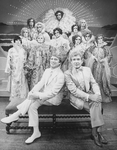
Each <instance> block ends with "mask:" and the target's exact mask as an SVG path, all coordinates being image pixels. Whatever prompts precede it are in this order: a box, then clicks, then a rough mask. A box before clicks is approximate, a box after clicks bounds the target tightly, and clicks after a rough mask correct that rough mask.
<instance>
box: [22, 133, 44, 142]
mask: <svg viewBox="0 0 117 150" xmlns="http://www.w3.org/2000/svg"><path fill="white" fill-rule="evenodd" d="M40 137H41V133H40V132H39V134H38V135H32V136H31V137H29V138H28V139H27V140H26V141H25V143H26V144H31V143H33V142H34V141H35V140H36V139H38V138H40Z"/></svg>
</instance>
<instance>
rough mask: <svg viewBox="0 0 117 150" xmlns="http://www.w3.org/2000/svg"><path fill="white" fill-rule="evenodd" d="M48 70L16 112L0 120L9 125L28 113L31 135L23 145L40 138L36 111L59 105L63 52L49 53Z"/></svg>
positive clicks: (54, 51)
mask: <svg viewBox="0 0 117 150" xmlns="http://www.w3.org/2000/svg"><path fill="white" fill-rule="evenodd" d="M51 53H52V55H51V58H50V68H48V69H46V70H45V72H44V74H43V76H42V78H41V80H40V81H39V82H38V83H37V84H36V85H35V86H34V88H33V89H32V90H31V91H30V92H29V94H28V97H27V99H26V100H24V101H23V102H22V103H21V104H19V105H18V106H17V108H18V110H17V111H16V112H15V113H13V114H12V115H10V116H9V117H5V118H3V119H1V121H2V122H3V123H6V124H8V123H11V122H13V121H16V120H18V119H19V116H20V115H25V113H26V112H28V115H29V126H32V127H33V134H32V136H31V137H29V138H28V139H27V140H26V141H25V143H26V144H30V143H32V142H33V141H34V140H35V139H37V138H39V137H40V136H41V133H40V131H39V128H38V126H39V120H38V112H37V109H38V108H39V107H40V106H41V105H59V104H60V103H61V101H62V96H63V92H62V89H63V88H62V87H63V85H64V74H63V72H62V70H61V64H62V62H63V61H64V60H65V59H66V54H65V53H64V52H62V51H61V52H58V51H57V50H54V49H53V51H51Z"/></svg>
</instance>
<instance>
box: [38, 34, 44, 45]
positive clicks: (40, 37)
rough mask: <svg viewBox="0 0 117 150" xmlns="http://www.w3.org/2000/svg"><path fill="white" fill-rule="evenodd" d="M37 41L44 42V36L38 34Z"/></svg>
mask: <svg viewBox="0 0 117 150" xmlns="http://www.w3.org/2000/svg"><path fill="white" fill-rule="evenodd" d="M37 42H38V43H43V42H44V36H43V35H39V36H38V37H37Z"/></svg>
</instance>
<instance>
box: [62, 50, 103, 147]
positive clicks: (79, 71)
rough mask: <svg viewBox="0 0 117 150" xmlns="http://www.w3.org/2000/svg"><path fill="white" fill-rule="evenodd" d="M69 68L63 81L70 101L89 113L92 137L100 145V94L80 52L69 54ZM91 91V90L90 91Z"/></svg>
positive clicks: (101, 123)
mask: <svg viewBox="0 0 117 150" xmlns="http://www.w3.org/2000/svg"><path fill="white" fill-rule="evenodd" d="M69 61H70V68H69V70H67V71H66V72H65V81H66V85H67V88H68V90H69V92H70V103H71V105H72V106H74V107H75V108H77V109H83V108H84V109H86V110H87V111H88V112H89V113H90V117H91V125H92V138H93V140H94V142H95V144H96V145H98V146H100V147H102V142H101V140H102V139H99V133H98V132H97V130H98V128H99V127H101V126H102V125H103V124H104V121H103V116H102V113H101V102H102V98H101V94H100V90H99V86H98V84H97V83H96V81H95V79H94V78H93V75H92V73H91V70H90V68H88V67H83V66H82V63H83V59H82V54H81V53H79V52H78V51H76V50H73V51H71V52H70V55H69ZM91 91H92V92H91Z"/></svg>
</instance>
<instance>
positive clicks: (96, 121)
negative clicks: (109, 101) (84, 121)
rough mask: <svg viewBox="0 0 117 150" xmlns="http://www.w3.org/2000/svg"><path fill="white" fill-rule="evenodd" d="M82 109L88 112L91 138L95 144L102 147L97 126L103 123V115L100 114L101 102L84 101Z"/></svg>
mask: <svg viewBox="0 0 117 150" xmlns="http://www.w3.org/2000/svg"><path fill="white" fill-rule="evenodd" d="M84 109H86V110H87V111H88V112H90V117H91V126H92V139H93V140H94V143H95V144H96V145H97V146H100V147H102V143H101V142H100V140H99V137H98V133H97V128H98V127H100V126H102V125H103V124H104V121H103V117H102V114H101V103H99V104H97V103H95V102H91V103H88V102H85V103H84Z"/></svg>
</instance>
